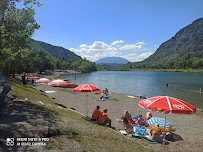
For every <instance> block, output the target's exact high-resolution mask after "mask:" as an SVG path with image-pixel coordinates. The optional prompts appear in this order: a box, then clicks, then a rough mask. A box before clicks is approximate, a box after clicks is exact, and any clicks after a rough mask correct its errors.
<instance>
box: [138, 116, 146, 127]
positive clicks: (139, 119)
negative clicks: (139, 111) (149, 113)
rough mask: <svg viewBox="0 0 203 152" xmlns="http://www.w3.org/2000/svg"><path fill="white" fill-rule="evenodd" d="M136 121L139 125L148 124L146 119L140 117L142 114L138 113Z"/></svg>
mask: <svg viewBox="0 0 203 152" xmlns="http://www.w3.org/2000/svg"><path fill="white" fill-rule="evenodd" d="M137 121H138V123H139V124H140V125H145V126H149V124H148V122H146V121H145V120H144V119H143V118H142V115H139V117H138V120H137Z"/></svg>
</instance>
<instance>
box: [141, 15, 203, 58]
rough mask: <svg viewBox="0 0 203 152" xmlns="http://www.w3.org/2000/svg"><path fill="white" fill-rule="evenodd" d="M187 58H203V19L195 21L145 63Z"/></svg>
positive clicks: (164, 44)
mask: <svg viewBox="0 0 203 152" xmlns="http://www.w3.org/2000/svg"><path fill="white" fill-rule="evenodd" d="M187 56H193V57H197V58H201V57H203V18H200V19H197V20H195V21H194V22H193V23H192V24H190V25H188V26H186V27H185V28H183V29H181V30H180V31H179V32H177V33H176V35H175V36H174V37H172V38H171V39H169V40H168V41H166V42H164V43H162V44H161V45H160V47H159V48H158V49H157V50H156V52H155V53H154V54H153V55H151V56H150V57H149V58H147V59H145V60H144V62H162V61H168V60H174V59H181V58H183V57H187Z"/></svg>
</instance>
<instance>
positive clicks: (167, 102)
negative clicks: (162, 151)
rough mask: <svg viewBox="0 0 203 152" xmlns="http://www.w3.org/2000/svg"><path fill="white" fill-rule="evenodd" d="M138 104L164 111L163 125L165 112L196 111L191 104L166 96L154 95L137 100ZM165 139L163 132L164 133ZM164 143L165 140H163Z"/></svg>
mask: <svg viewBox="0 0 203 152" xmlns="http://www.w3.org/2000/svg"><path fill="white" fill-rule="evenodd" d="M139 106H141V107H142V108H145V109H150V110H153V111H157V112H163V113H165V125H164V130H165V126H166V114H167V113H175V114H192V113H195V112H196V108H195V107H194V106H192V105H191V104H189V103H187V102H185V101H182V100H180V99H176V98H173V97H168V96H156V97H152V98H148V99H145V100H142V101H140V102H139ZM164 139H165V134H164ZM164 144H165V140H164Z"/></svg>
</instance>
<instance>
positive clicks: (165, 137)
mask: <svg viewBox="0 0 203 152" xmlns="http://www.w3.org/2000/svg"><path fill="white" fill-rule="evenodd" d="M165 138H166V113H165V124H164V142H163V144H164V148H165Z"/></svg>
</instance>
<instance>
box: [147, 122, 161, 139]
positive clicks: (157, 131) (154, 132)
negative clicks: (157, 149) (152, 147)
mask: <svg viewBox="0 0 203 152" xmlns="http://www.w3.org/2000/svg"><path fill="white" fill-rule="evenodd" d="M148 132H149V137H150V139H151V140H154V141H156V142H159V143H162V142H163V138H162V137H161V136H160V135H161V128H160V127H159V124H158V123H156V124H154V126H152V127H151V129H150V130H148Z"/></svg>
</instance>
